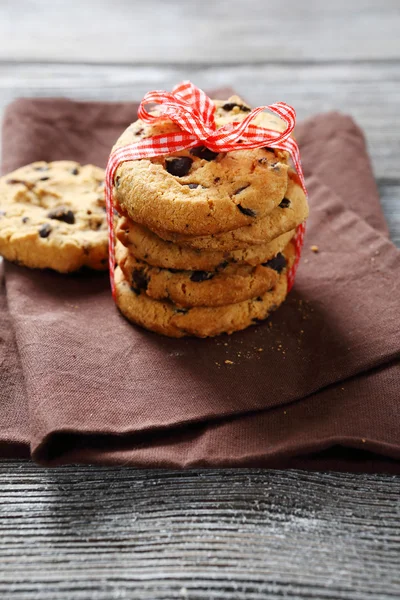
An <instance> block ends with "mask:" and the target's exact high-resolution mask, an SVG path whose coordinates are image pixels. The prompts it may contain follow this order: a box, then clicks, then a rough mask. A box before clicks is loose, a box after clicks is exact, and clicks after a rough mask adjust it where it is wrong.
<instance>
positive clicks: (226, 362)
mask: <svg viewBox="0 0 400 600" xmlns="http://www.w3.org/2000/svg"><path fill="white" fill-rule="evenodd" d="M225 364H226V365H233V362H232V361H231V360H226V361H225Z"/></svg>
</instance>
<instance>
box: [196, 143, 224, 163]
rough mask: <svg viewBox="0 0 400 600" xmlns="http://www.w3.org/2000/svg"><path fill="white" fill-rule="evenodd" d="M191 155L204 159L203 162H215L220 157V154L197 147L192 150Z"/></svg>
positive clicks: (203, 147)
mask: <svg viewBox="0 0 400 600" xmlns="http://www.w3.org/2000/svg"><path fill="white" fill-rule="evenodd" d="M190 154H192V155H193V156H197V157H198V158H202V159H203V160H207V161H208V162H209V161H210V160H214V159H215V158H217V156H218V152H213V151H212V150H210V149H209V148H206V147H205V146H196V148H192V149H191V151H190Z"/></svg>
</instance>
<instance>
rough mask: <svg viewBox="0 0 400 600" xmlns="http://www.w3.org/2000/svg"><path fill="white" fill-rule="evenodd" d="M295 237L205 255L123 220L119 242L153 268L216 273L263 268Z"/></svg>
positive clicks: (117, 232) (119, 224)
mask: <svg viewBox="0 0 400 600" xmlns="http://www.w3.org/2000/svg"><path fill="white" fill-rule="evenodd" d="M294 233H295V232H294V230H292V231H289V232H287V233H284V234H283V235H280V236H279V237H277V238H275V239H274V240H272V242H269V243H267V244H258V245H257V246H250V247H249V248H244V249H243V250H234V251H233V252H227V251H225V252H224V251H217V250H209V251H207V250H202V251H201V250H197V249H195V248H190V247H189V246H180V245H179V244H174V243H172V242H167V241H165V240H163V239H162V238H160V237H159V236H158V235H156V234H155V233H153V232H152V231H150V229H147V227H143V226H142V225H139V224H138V223H134V222H133V221H131V220H130V219H129V218H128V217H120V218H119V219H118V221H117V225H116V236H117V238H118V239H119V240H120V241H121V243H122V244H123V245H124V246H126V247H127V248H128V250H129V252H130V253H131V254H133V255H134V256H135V257H136V258H137V259H138V260H141V261H145V262H147V263H148V264H149V265H152V266H153V267H162V268H163V269H178V270H190V271H215V270H216V269H218V268H221V267H223V266H226V265H227V264H230V263H239V264H241V263H246V264H249V265H253V266H255V265H260V264H262V263H264V262H266V261H267V260H269V259H270V258H272V257H273V256H275V255H276V254H278V252H282V250H283V248H284V247H285V246H286V245H287V244H288V242H289V241H290V240H291V239H292V237H293V236H294Z"/></svg>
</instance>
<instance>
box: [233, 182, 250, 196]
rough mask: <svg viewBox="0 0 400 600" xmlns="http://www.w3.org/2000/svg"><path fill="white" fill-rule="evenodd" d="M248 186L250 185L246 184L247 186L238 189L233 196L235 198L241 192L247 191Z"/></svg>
mask: <svg viewBox="0 0 400 600" xmlns="http://www.w3.org/2000/svg"><path fill="white" fill-rule="evenodd" d="M249 186H250V184H249V183H248V184H247V185H244V186H242V187H240V188H239V189H238V190H236V192H233V195H234V196H237V195H238V194H240V192H243V190H247V188H248V187H249Z"/></svg>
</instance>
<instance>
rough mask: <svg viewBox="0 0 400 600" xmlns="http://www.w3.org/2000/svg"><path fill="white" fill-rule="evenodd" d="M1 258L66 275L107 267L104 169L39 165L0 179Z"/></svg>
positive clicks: (60, 163)
mask: <svg viewBox="0 0 400 600" xmlns="http://www.w3.org/2000/svg"><path fill="white" fill-rule="evenodd" d="M0 254H1V255H2V256H4V257H5V258H6V259H8V260H10V261H13V262H17V263H19V264H21V265H24V266H26V267H31V268H39V269H45V268H50V269H54V270H56V271H59V272H61V273H67V272H71V271H76V270H78V269H80V268H81V267H83V266H87V267H90V268H92V269H97V270H106V269H107V268H108V258H107V256H108V233H107V219H106V213H105V201H104V170H103V169H100V168H99V167H95V166H93V165H85V166H81V165H80V164H78V163H76V162H73V161H56V162H51V163H46V162H36V163H32V164H30V165H27V166H25V167H21V168H20V169H17V170H16V171H13V172H12V173H9V174H7V175H4V176H3V177H1V178H0Z"/></svg>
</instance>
